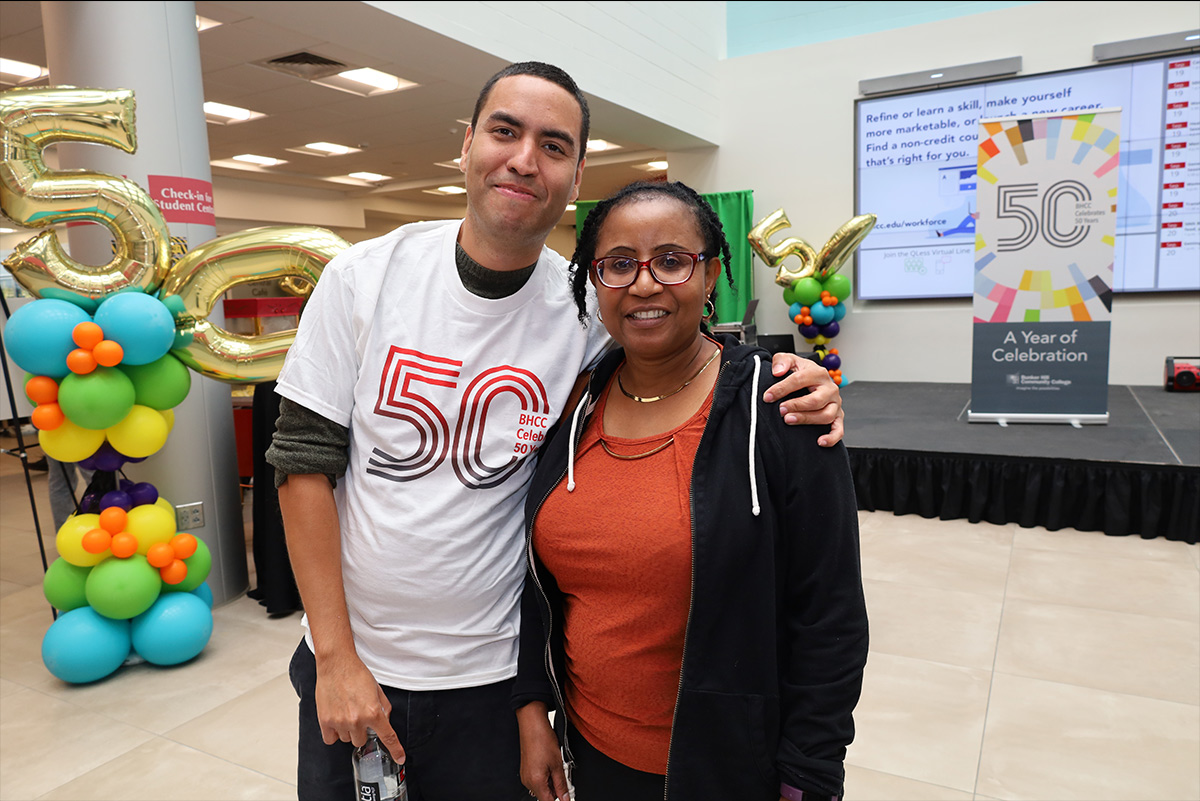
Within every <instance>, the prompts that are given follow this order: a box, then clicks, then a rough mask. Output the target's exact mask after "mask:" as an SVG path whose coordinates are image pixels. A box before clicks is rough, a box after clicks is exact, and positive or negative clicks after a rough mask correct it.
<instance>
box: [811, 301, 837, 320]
mask: <svg viewBox="0 0 1200 801" xmlns="http://www.w3.org/2000/svg"><path fill="white" fill-rule="evenodd" d="M809 314H810V315H812V321H813V325H826V324H828V323H832V322H833V315H834V311H833V307H832V306H826V305H825V304H824V303H817V304H814V305H813V307H812V311H810V312H809Z"/></svg>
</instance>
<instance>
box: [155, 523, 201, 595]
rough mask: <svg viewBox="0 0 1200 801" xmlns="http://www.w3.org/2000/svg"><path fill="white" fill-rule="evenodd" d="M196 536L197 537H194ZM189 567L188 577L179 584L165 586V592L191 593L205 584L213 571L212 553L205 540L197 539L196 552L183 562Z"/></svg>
mask: <svg viewBox="0 0 1200 801" xmlns="http://www.w3.org/2000/svg"><path fill="white" fill-rule="evenodd" d="M193 536H195V535H193ZM183 563H184V564H185V565H187V577H186V578H184V580H183V581H181V582H179V583H178V584H166V583H164V584H163V592H191V591H192V590H194V589H196V588H197V587H199V586H200V585H201V584H203V583H204V580H205V579H206V578H208V573H209V571H210V570H212V551H210V550H209V549H208V546H207V545H205V544H204V540H202V539H200V538H199V537H196V552H195V553H194V554H192V555H191V556H189V557H188V558H187V559H184V560H183Z"/></svg>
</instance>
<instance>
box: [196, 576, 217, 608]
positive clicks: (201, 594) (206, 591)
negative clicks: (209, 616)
mask: <svg viewBox="0 0 1200 801" xmlns="http://www.w3.org/2000/svg"><path fill="white" fill-rule="evenodd" d="M192 595H195V596H196V597H197V598H199V599H200V600H202V601H204V603H206V604H208V608H209V609H212V605H213V594H212V589H211V588H209V586H208V584H207V583H204V582H201V583H200V586H199V587H197V588H196V589H194V590H192Z"/></svg>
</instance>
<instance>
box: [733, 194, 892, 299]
mask: <svg viewBox="0 0 1200 801" xmlns="http://www.w3.org/2000/svg"><path fill="white" fill-rule="evenodd" d="M790 225H791V223H790V222H789V221H788V218H787V213H786V212H784V210H783V209H776V210H775V211H773V212H771V213H770V214H768V215H767V216H766V217H764V218H762V219H761V220H759V221H758V222H757V223H755V225H754V227H753V228H751V229H750V234H749V236H748V239H749V240H750V246H751V247H752V248H754V252H755V253H757V254H758V257H759V258H760V259H762V260H763V262H764V263H766V265H767V266H768V267H776V268H778V269H777V270H776V271H775V283H777V284H779V285H780V286H783V287H788V286H791V285H792V284H794V283H795V282H796V281H799V280H800V279H801V278H807V277H809V276H814V277H816V278H817V280H819V281H824V280H825V279H826V278H828V277H829V276H831V275H833V274H834V273H836V272H837V271H838V270H840V269H842V265H844V264H845V263H846V261H847V260H849V258H850V256H851V255H852V254H853V253H854V250H855V248H857V247H858V246H859V245H860V244H861V243H862V241H863V239H865V238H866V236H867V234H869V233H871V229H872V228H874V227H875V215H874V214H861V215H859V216H857V217H852V218H851V219H850V220H848V221H847V222H845V223H844V224H843V225H842V226H841V227H839V228H838V229H837V230H836V231H834V232H833V236H831V237H829V239H828V240H827V241H826V242H825V245H824V246H823V247H822V248H821V250H820V251H817V250H815V249H813V247H812V246H811V245H809V244H808V243H807V242H805V241H804V240H803V239H800V238H798V237H788V238H787V239H785V240H783V241H782V242H779V243H778V244H775V245H772V244H771V243H770V241H769V240H770V238H771V236H772V235H773V234H777V233H779V232H780V231H783V230H785V229H787V228H788V227H789V226H790ZM792 255H795V256H798V257H799V259H800V268H799V269H788V267H787V265H785V264H783V260H784V259H786V258H787V257H788V256H792Z"/></svg>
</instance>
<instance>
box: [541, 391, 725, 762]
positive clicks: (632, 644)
mask: <svg viewBox="0 0 1200 801" xmlns="http://www.w3.org/2000/svg"><path fill="white" fill-rule="evenodd" d="M612 384H613V382H612V381H610V382H609V386H608V387H606V388H605V390H604V392H603V393H602V394H601V397H600V399H599V403H598V404H597V408H596V412H595V416H594V417H593V418H592V420H593V422H592V423H591V425H589V426H588V428H587V430H586V431H585V432H584V434H583V439H582V440H581V442H580V444H579V448H578V453H577V455H576V460H575V490H574V492H567V489H566V484H565V483H560V484H559V485H558V486H557V487H555V489H554V491H553V492H552V493H551V494H550V497H549V498H547V499H546V502H545V503H544V504H543V505H542V510H541V512H540V513H539V514H538V517H537V520H536V521H535V524H534V530H533V545H534V548H535V549H536V551H537V554H538V556H539V558H541V560H542V562H543V563H544V564H545V565H546V568H547V569H548V570H549V571H550V572H551V573H553V574H554V577H555V579H556V580H557V581H558V585H559V588H560V589H561V590H562V592H563V596H564V622H563V633H564V636H565V640H566V674H567V675H566V681H565V682H564V684H565V687H564V689H565V693H566V704H567V714H568V716H569V717H570V720H571V722H572V723H574V724H575V726H576V727H577V728H578V729H579V731H580V732H582V733H583V735H584V737H586V738H587V740H588V742H589V743H591V744H592V745H594V746H595V747H596V748H597V749H598V750H599V751H601V752H602V753H604V754H606V755H607V756H609V757H610V758H612V759H615V760H617V761H618V762H620V763H622V764H624V765H627V766H629V767H631V768H634V769H635V770H641V771H646V772H650V773H660V774H662V773H666V771H667V752H668V750H669V747H670V740H671V720H672V716H673V715H674V712H675V700H676V698H677V696H678V693H679V673H680V668H681V665H682V662H683V638H684V631H685V629H686V628H687V616H688V608H689V606H690V603H691V592H692V536H691V504H690V492H689V491H690V486H691V478H692V463H693V462H694V461H695V458H696V450H697V448H698V447H699V444H700V436H701V435H702V434H703V433H704V425H705V423H706V422H707V420H708V414H709V409H710V408H711V406H712V394H711V393H710V394H709V397H708V400H707V401H705V403H704V404H703V406H701V408H700V410H699V411H697V413H696V414H695V415H693V416H692V418H691V419H689V420H688V421H687V422H686V423H684V424H683V425H682V426H680V427H679V428H677V429H675V430H673V431H668V432H664V433H663V434H660V435H656V436H654V437H649V438H646V439H621V438H618V437H608V436H605V435H604V433H603V419H604V407H605V406H606V405H607V401H608V392H609V390H610V389H611V387H612ZM664 443H667V444H666V447H664V448H662V450H658V451H656V452H653V453H651V452H652V451H655V449H656V448H658V447H659V446H661V445H663V444H664ZM604 445H607V446H608V448H609V450H611V451H612V452H613V453H616V454H620V455H622V456H638V455H639V454H647V453H648V454H649V455H646V456H643V457H640V458H633V459H619V458H615V457H614V456H612V455H610V454H609V453H608V452H607V451H606V450H605V448H604V447H603V446H604Z"/></svg>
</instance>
